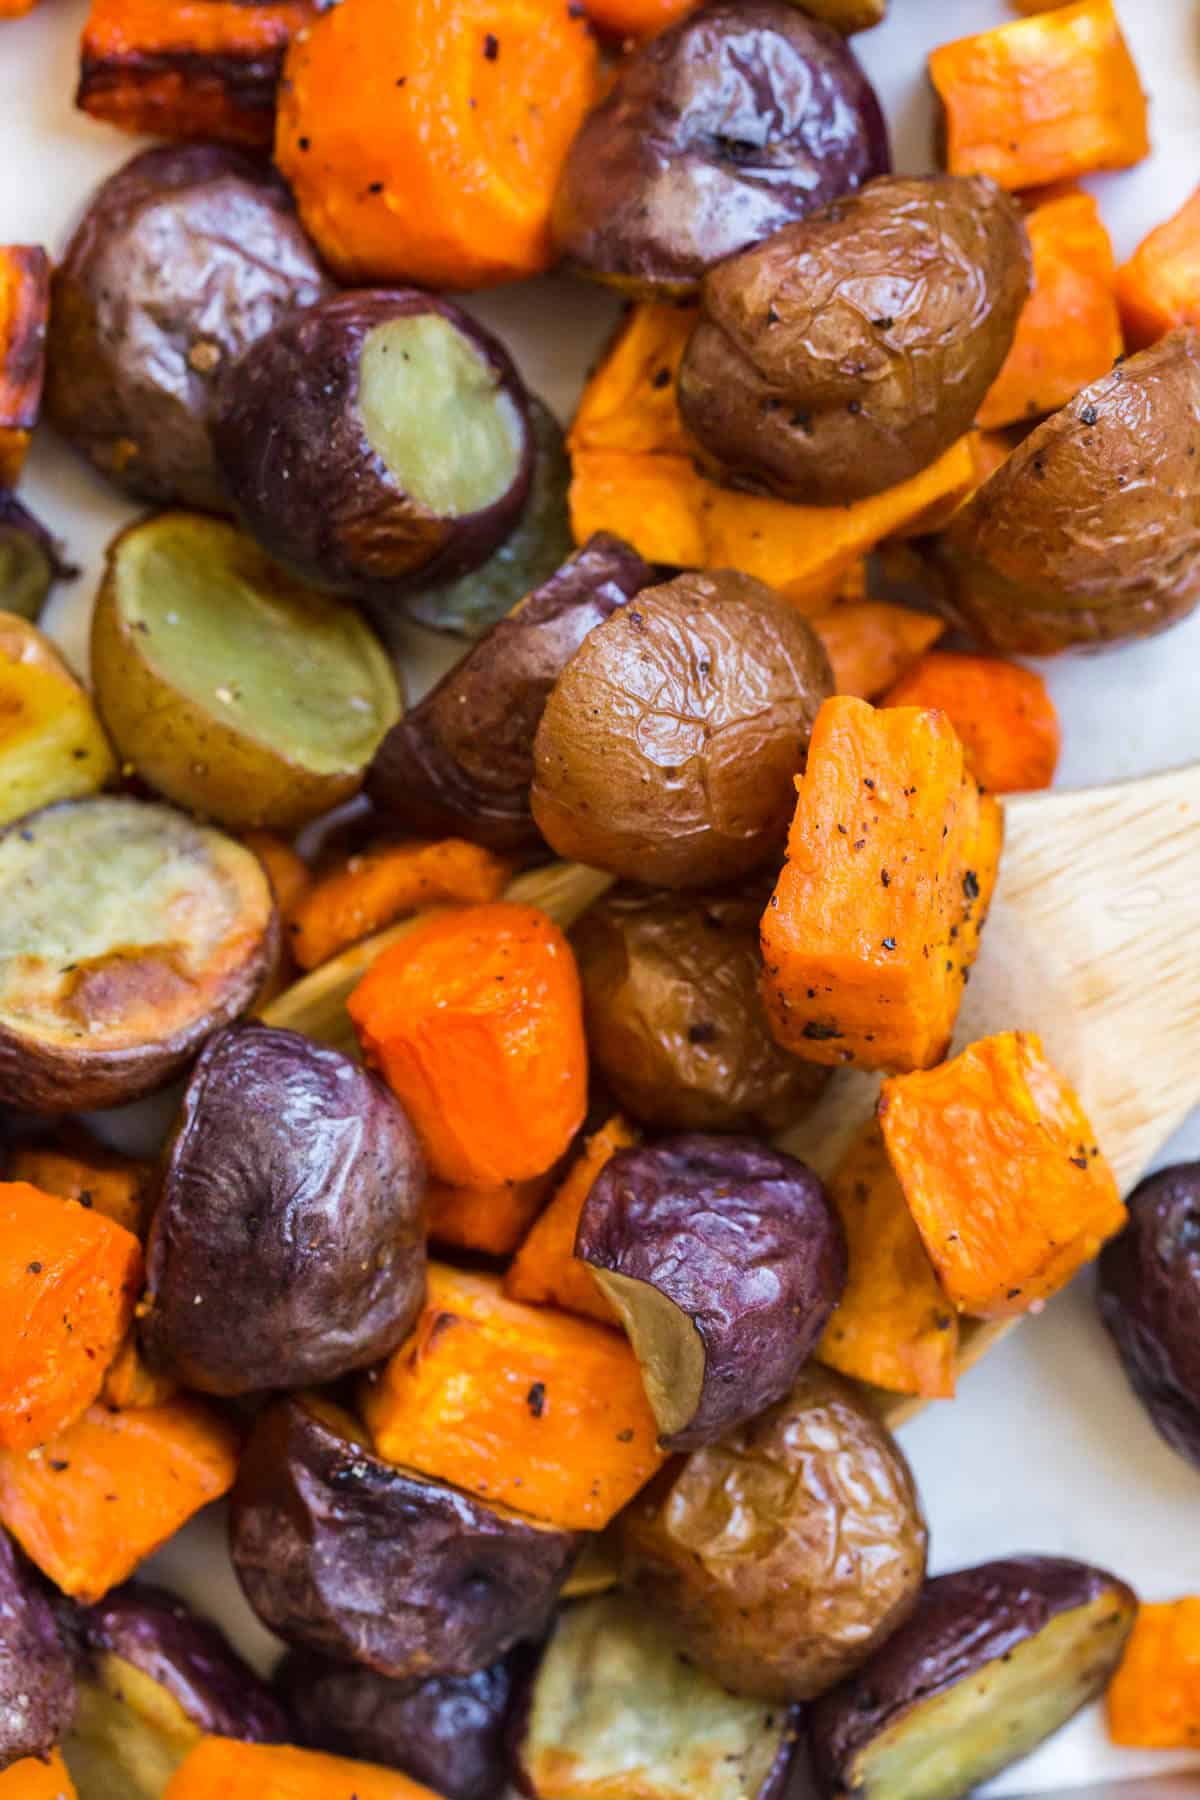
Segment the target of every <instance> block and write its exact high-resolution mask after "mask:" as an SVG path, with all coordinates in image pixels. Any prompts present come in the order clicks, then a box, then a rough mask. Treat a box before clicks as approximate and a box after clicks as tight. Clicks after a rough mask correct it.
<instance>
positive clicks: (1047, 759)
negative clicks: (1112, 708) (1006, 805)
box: [884, 650, 1062, 794]
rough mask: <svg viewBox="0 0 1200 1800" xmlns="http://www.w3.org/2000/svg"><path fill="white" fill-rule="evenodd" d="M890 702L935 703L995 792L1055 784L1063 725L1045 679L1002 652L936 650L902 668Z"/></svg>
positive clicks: (980, 780)
mask: <svg viewBox="0 0 1200 1800" xmlns="http://www.w3.org/2000/svg"><path fill="white" fill-rule="evenodd" d="M884 705H885V706H924V707H937V708H940V710H941V711H942V712H944V713H945V714H946V716H947V718H948V719H949V720H950V723H951V724H952V725H953V727H954V729H955V731H957V733H958V735H959V737H960V738H961V739H962V746H963V752H964V754H965V756H966V759H967V767H968V769H970V771H971V773H972V775H974V777H975V779H976V781H977V782H978V783H979V785H980V787H982V788H986V789H987V791H988V792H989V793H991V794H1020V793H1026V792H1029V791H1031V790H1032V789H1034V788H1045V787H1049V786H1050V783H1051V782H1052V781H1053V780H1054V771H1055V769H1056V768H1057V767H1058V752H1059V747H1060V744H1061V741H1062V733H1061V730H1060V727H1059V723H1058V712H1057V710H1056V708H1055V705H1054V702H1053V700H1052V699H1051V698H1050V695H1049V693H1048V692H1047V691H1046V684H1045V682H1044V681H1043V680H1042V678H1041V676H1040V675H1037V674H1035V673H1034V671H1033V670H1032V669H1023V668H1021V666H1020V664H1019V663H1010V662H1003V661H1002V660H1001V659H1000V658H999V657H996V656H966V655H960V654H958V653H957V652H955V651H951V650H934V651H932V652H931V653H930V654H929V655H928V656H923V657H922V658H921V660H920V662H918V663H915V664H914V665H913V667H912V668H911V669H910V670H909V671H908V674H907V675H902V676H901V678H900V680H899V681H898V682H897V683H896V685H895V687H894V688H893V689H892V691H891V692H890V693H889V694H888V696H887V698H886V700H885V701H884Z"/></svg>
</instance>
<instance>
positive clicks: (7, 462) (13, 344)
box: [0, 244, 50, 488]
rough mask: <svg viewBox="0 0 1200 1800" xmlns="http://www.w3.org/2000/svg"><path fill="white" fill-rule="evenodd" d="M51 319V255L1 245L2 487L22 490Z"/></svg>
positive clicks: (28, 247) (30, 247)
mask: <svg viewBox="0 0 1200 1800" xmlns="http://www.w3.org/2000/svg"><path fill="white" fill-rule="evenodd" d="M49 317H50V259H49V257H48V256H47V255H46V252H45V251H44V250H39V249H38V248H37V247H36V246H35V245H33V244H8V245H4V246H0V488H11V487H15V486H16V484H17V477H18V476H19V475H20V473H21V469H22V467H23V465H24V462H25V456H26V453H27V451H28V449H29V439H30V437H31V435H32V433H33V428H34V426H35V425H36V424H37V417H38V411H39V409H40V407H41V404H42V380H43V377H44V375H45V369H46V355H45V350H46V322H47V320H48V319H49Z"/></svg>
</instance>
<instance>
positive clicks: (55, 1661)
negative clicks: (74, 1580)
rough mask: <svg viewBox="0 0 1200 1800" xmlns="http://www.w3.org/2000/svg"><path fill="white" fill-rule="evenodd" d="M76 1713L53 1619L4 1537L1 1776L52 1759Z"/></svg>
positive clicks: (0, 1545) (0, 1548)
mask: <svg viewBox="0 0 1200 1800" xmlns="http://www.w3.org/2000/svg"><path fill="white" fill-rule="evenodd" d="M74 1710H75V1678H74V1674H73V1672H72V1668H71V1659H70V1657H69V1655H68V1653H67V1650H66V1647H65V1645H64V1644H63V1642H62V1639H61V1638H60V1636H59V1633H58V1627H57V1626H56V1624H55V1622H54V1614H53V1612H52V1611H51V1609H50V1605H49V1602H48V1601H47V1600H46V1598H45V1596H44V1594H43V1592H42V1589H41V1588H40V1586H39V1585H38V1582H37V1578H36V1576H34V1575H33V1573H32V1571H31V1570H30V1568H29V1566H28V1565H27V1564H26V1563H24V1562H22V1561H19V1560H18V1554H17V1551H16V1550H15V1549H14V1547H13V1544H12V1540H11V1539H10V1538H9V1536H8V1533H7V1532H5V1531H0V1771H3V1770H4V1769H7V1768H8V1767H9V1766H10V1764H12V1763H15V1762H20V1761H21V1760H22V1759H23V1758H24V1757H27V1756H48V1755H49V1753H50V1751H51V1750H53V1748H54V1746H55V1745H56V1744H57V1743H58V1741H59V1739H60V1738H61V1737H62V1735H63V1732H64V1731H65V1730H66V1728H67V1726H68V1724H69V1723H70V1720H71V1714H72V1713H73V1712H74Z"/></svg>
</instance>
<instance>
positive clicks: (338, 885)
mask: <svg viewBox="0 0 1200 1800" xmlns="http://www.w3.org/2000/svg"><path fill="white" fill-rule="evenodd" d="M511 874H512V871H511V869H510V868H509V867H508V865H507V863H505V862H502V861H501V859H500V858H499V857H498V856H493V854H492V852H491V851H490V850H481V849H480V847H479V845H478V844H468V843H467V842H466V840H465V839H464V838H442V839H441V840H439V841H438V842H436V843H411V844H395V845H393V846H391V847H390V848H389V849H386V850H375V851H371V852H369V853H367V854H366V855H363V856H351V857H348V858H347V859H346V861H345V862H344V863H343V864H342V866H341V867H340V868H338V869H335V870H333V872H332V873H331V874H329V875H326V876H325V877H324V878H323V879H322V880H320V881H318V882H317V883H316V884H315V886H313V887H312V888H311V889H310V891H309V892H308V894H307V895H305V897H304V898H303V899H302V900H300V902H299V903H298V904H297V905H296V906H295V907H294V908H293V909H292V913H291V916H290V918H289V920H288V927H287V929H288V937H289V941H290V943H291V947H292V955H293V956H294V957H295V959H296V961H297V962H298V963H299V964H300V967H301V968H302V969H315V968H316V967H317V965H318V963H323V962H328V960H329V958H330V957H331V956H336V955H337V953H338V951H339V950H345V949H346V948H347V947H348V946H349V945H350V944H356V943H357V942H358V940H359V939H360V938H364V937H369V936H370V935H371V933H372V932H373V931H382V929H383V927H384V926H385V925H390V924H391V923H392V921H393V920H394V919H398V918H400V917H401V916H402V915H403V914H404V913H411V912H417V911H419V910H420V908H421V907H424V906H437V905H439V904H440V903H442V902H443V901H447V900H449V901H455V902H458V903H459V904H464V903H467V904H482V903H483V902H484V901H487V900H496V899H498V898H499V896H500V895H501V894H502V893H503V891H504V888H505V886H506V885H507V883H508V880H509V877H510V875H511Z"/></svg>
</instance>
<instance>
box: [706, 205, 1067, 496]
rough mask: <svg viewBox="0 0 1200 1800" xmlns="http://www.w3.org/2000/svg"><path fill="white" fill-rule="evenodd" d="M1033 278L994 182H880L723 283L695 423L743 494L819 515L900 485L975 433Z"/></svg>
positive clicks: (748, 258)
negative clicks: (756, 492)
mask: <svg viewBox="0 0 1200 1800" xmlns="http://www.w3.org/2000/svg"><path fill="white" fill-rule="evenodd" d="M1031 266H1032V265H1031V260H1030V251H1029V240H1028V237H1027V235H1026V231H1025V227H1024V224H1023V223H1022V220H1021V213H1020V210H1019V208H1018V207H1017V205H1016V202H1015V201H1014V200H1012V199H1011V198H1010V197H1009V195H1007V194H1006V193H1004V192H1003V191H1002V190H1001V189H1000V188H998V187H997V186H996V184H995V182H993V181H989V180H987V179H986V178H985V177H983V176H961V175H928V176H919V177H900V176H885V177H884V178H883V179H881V180H879V181H872V182H870V183H869V184H868V186H867V187H865V188H863V189H862V191H861V192H859V193H857V194H847V195H845V196H844V197H843V198H842V199H840V200H836V201H834V202H833V204H832V205H831V206H829V207H827V208H826V209H825V210H824V211H823V212H820V213H814V214H813V215H812V216H811V217H809V218H807V219H804V220H803V221H801V222H800V223H799V224H795V225H787V226H785V227H784V229H783V230H782V231H779V232H776V234H775V235H774V237H771V238H769V239H768V240H767V242H766V243H764V244H759V245H757V246H756V247H755V248H754V249H752V250H745V251H743V252H742V254H741V255H740V256H734V257H731V258H730V259H729V260H728V261H727V262H724V263H722V264H721V265H720V266H719V267H718V268H716V269H712V270H710V271H709V273H708V275H707V276H706V277H705V279H704V286H703V290H702V310H701V314H700V318H699V320H698V322H697V324H696V327H695V330H694V331H693V332H692V335H691V337H690V339H689V340H688V345H687V350H686V351H685V353H684V358H683V363H682V365H681V367H680V371H679V407H680V412H681V413H682V416H683V419H684V422H685V424H687V426H688V427H689V429H690V430H691V431H692V432H693V433H694V434H695V436H696V438H697V439H698V441H699V442H700V444H701V445H702V446H703V448H704V449H705V450H706V451H707V452H708V454H709V455H710V456H711V457H712V458H713V459H714V461H715V462H716V464H717V465H718V467H719V469H720V470H721V472H722V473H723V475H724V476H725V478H726V479H727V480H729V481H731V482H733V483H734V484H735V485H736V486H739V487H749V488H762V489H764V490H765V491H766V492H768V493H771V494H775V495H777V496H778V497H779V498H780V499H783V500H795V501H798V502H800V503H802V504H805V505H813V506H830V505H838V504H840V503H841V502H843V501H853V500H861V499H864V498H865V497H866V496H867V495H869V494H877V493H880V492H881V491H882V490H883V489H884V488H889V487H896V486H898V485H899V484H900V483H901V482H903V481H908V480H910V479H911V477H912V476H914V475H916V474H918V473H919V472H920V470H922V469H924V468H927V467H928V465H929V464H930V463H931V462H935V461H936V460H937V458H938V457H939V456H941V455H942V454H943V453H944V452H945V451H946V450H948V449H949V448H950V446H951V444H953V443H954V442H955V441H956V440H957V439H958V438H960V437H962V436H963V434H964V433H965V432H967V431H969V430H970V428H971V426H972V424H973V422H974V419H975V413H976V409H977V408H978V407H979V405H980V403H981V402H982V401H983V399H984V397H985V395H986V394H987V391H988V389H989V388H990V387H991V385H992V382H993V381H994V380H995V378H996V376H997V375H998V374H999V372H1000V368H1001V365H1002V364H1003V362H1004V359H1005V357H1006V356H1007V354H1008V350H1009V347H1010V345H1011V343H1012V339H1013V334H1014V332H1015V330H1016V326H1017V320H1018V318H1019V317H1020V313H1021V309H1022V307H1023V306H1024V304H1025V300H1026V298H1027V297H1028V294H1029V287H1030V279H1031ZM881 296H885V301H884V300H881V298H880V297H881ZM885 303H886V309H887V310H886V314H884V315H882V316H881V315H880V314H879V311H878V308H879V307H880V306H881V305H882V304H885Z"/></svg>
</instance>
